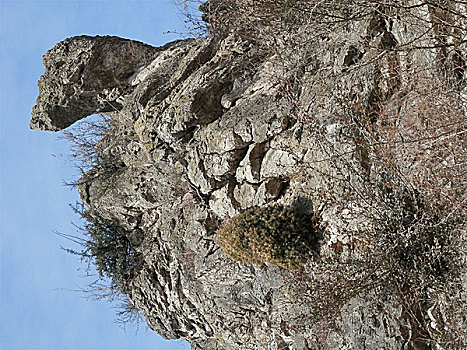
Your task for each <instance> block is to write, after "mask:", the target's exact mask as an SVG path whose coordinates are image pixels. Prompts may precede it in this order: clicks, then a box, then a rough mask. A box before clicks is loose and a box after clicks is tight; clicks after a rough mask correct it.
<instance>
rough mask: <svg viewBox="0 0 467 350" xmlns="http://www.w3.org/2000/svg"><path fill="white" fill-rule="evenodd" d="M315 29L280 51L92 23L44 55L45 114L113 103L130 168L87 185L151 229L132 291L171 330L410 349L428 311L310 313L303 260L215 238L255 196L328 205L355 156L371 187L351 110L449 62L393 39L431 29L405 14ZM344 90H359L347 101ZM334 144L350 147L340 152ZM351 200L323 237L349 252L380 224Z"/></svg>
mask: <svg viewBox="0 0 467 350" xmlns="http://www.w3.org/2000/svg"><path fill="white" fill-rule="evenodd" d="M415 10H417V11H418V10H420V11H421V12H420V14H421V15H425V13H424V12H423V11H422V10H423V8H422V7H421V6H420V8H418V7H416V8H415ZM420 21H425V19H420ZM307 30H308V29H307V28H303V30H302V32H300V33H299V34H297V35H298V36H297V38H298V37H299V36H300V35H301V36H302V39H303V40H302V41H300V42H301V45H299V46H294V47H287V45H284V47H283V50H282V51H281V53H280V54H275V55H271V54H270V53H267V52H265V51H264V49H263V48H260V47H259V46H258V44H257V43H255V42H254V41H251V40H248V38H243V37H241V36H237V35H235V34H229V33H223V34H222V35H218V36H216V35H214V36H210V37H207V38H203V39H198V40H192V39H190V40H184V41H178V42H174V43H170V44H167V45H165V46H164V47H162V48H153V47H151V46H148V45H145V44H142V43H139V42H135V41H130V40H126V39H120V38H115V37H88V36H81V37H74V38H69V39H66V40H65V41H63V42H61V43H59V44H57V45H56V46H55V47H54V48H53V49H52V50H50V51H48V52H47V54H46V55H45V56H44V60H43V61H44V66H45V67H46V71H45V74H44V75H43V76H42V77H41V79H40V80H39V93H40V94H39V97H38V100H37V103H36V106H35V107H34V108H33V111H32V119H31V128H34V129H39V130H49V131H57V130H61V129H64V128H66V127H68V126H70V125H71V124H73V123H74V122H76V121H78V120H80V119H82V118H84V117H86V116H88V115H91V114H95V113H106V114H108V115H110V116H111V127H110V130H109V133H108V135H107V136H106V137H104V139H103V140H102V141H101V146H102V149H104V150H105V152H106V153H109V154H112V156H113V157H116V159H118V166H116V168H115V169H113V170H112V172H111V173H108V174H105V176H100V175H101V174H100V173H99V170H94V171H93V170H91V171H89V172H88V173H86V174H84V175H83V177H82V179H81V180H80V181H79V185H80V186H79V191H80V194H81V198H82V200H83V202H84V203H85V204H86V205H87V206H89V207H91V208H93V210H95V211H97V212H99V214H100V215H101V216H102V217H103V218H106V219H108V220H112V221H113V222H118V224H119V225H120V226H122V227H123V228H124V229H125V230H126V231H128V232H132V234H133V235H134V237H138V239H136V238H135V239H134V240H133V241H134V242H135V246H136V249H137V250H138V251H139V252H140V253H141V254H142V256H143V257H144V264H143V266H142V268H141V269H140V270H139V272H138V274H137V275H136V276H135V277H134V278H133V279H132V280H131V282H130V288H129V298H130V300H131V301H132V303H133V304H134V305H135V306H136V307H137V308H138V309H140V310H142V312H143V314H144V315H145V317H146V320H147V323H148V325H149V326H150V327H151V328H152V329H154V330H155V331H156V332H157V333H158V334H160V335H162V336H163V337H165V338H169V339H176V338H186V339H187V340H188V341H189V342H190V343H191V344H192V346H193V349H300V350H301V349H315V348H320V347H321V348H324V349H383V348H384V349H402V348H410V347H409V345H408V344H409V343H410V335H409V334H412V333H411V332H412V331H413V329H414V328H413V327H414V325H413V324H411V323H410V321H409V319H408V318H407V316H406V313H405V311H404V310H403V307H402V306H401V305H400V304H398V303H397V302H396V301H395V300H394V298H393V297H392V296H391V295H378V290H377V289H375V290H373V291H369V292H368V293H364V294H362V295H359V296H355V297H354V298H352V299H351V300H350V301H349V302H348V303H347V304H346V306H345V307H344V308H343V309H342V310H341V312H340V319H339V320H338V321H337V323H338V324H339V329H338V330H335V329H330V328H329V329H328V326H327V323H326V320H322V323H319V324H316V320H312V319H311V318H309V317H308V315H310V314H312V313H313V312H314V311H313V307H314V305H311V304H310V303H307V302H306V301H305V299H303V298H302V295H303V294H306V291H305V290H304V289H303V288H305V287H304V285H303V284H302V283H300V278H299V276H297V274H296V273H295V272H293V271H287V270H284V269H281V268H279V267H277V266H272V265H263V266H248V265H242V264H239V263H236V262H235V261H232V260H231V259H230V258H229V257H227V256H226V255H225V254H224V253H223V252H222V250H221V249H220V247H219V246H218V245H217V244H216V233H215V230H216V228H217V227H218V225H219V224H220V223H221V222H222V220H224V219H226V218H229V217H232V216H235V215H237V214H238V213H240V212H241V211H242V210H244V209H246V208H250V207H253V206H258V205H266V204H270V203H282V204H288V205H292V204H294V203H295V204H296V203H302V204H300V205H302V206H303V203H306V205H305V206H304V207H305V210H309V211H313V210H315V209H316V207H317V206H319V205H320V204H323V203H321V202H320V199H319V198H322V197H320V195H319V194H320V193H321V192H323V191H324V192H325V191H327V189H328V187H327V186H329V184H328V183H327V182H326V181H325V180H324V179H323V178H321V177H320V174H322V173H327V174H331V175H333V176H335V177H336V178H338V177H340V176H341V175H342V174H341V173H339V171H341V170H342V169H345V167H346V166H348V165H349V164H351V165H352V169H356V171H355V172H350V171H349V172H348V173H346V174H344V175H345V177H347V178H348V181H349V183H351V184H352V188H355V189H360V188H361V189H362V193H363V192H364V187H365V186H367V185H366V182H365V181H366V179H368V178H369V177H371V176H373V174H374V172H375V168H376V165H373V164H372V160H371V159H370V158H371V157H370V155H368V154H367V151H366V149H365V144H364V141H365V140H360V138H359V137H360V136H359V135H355V132H354V131H353V129H352V127H351V126H350V125H345V124H343V123H342V120H341V119H340V118H339V117H338V116H339V115H341V114H345V113H344V112H343V110H344V111H345V110H346V108H350V104H351V105H352V106H354V107H355V106H357V105H358V106H360V107H358V108H363V107H365V108H368V109H370V108H371V106H372V105H373V106H374V105H376V104H375V101H381V100H382V99H385V100H390V99H391V98H393V96H396V95H397V93H398V92H400V91H402V90H403V87H404V84H406V83H407V81H410V77H411V74H412V69H413V68H414V67H415V66H425V67H438V66H439V65H440V63H439V60H438V58H437V57H436V55H437V52H435V50H432V51H430V54H429V55H427V54H424V55H421V54H420V52H419V51H417V50H413V51H408V52H407V51H404V52H403V53H401V54H400V53H399V51H397V50H392V49H393V48H394V47H396V46H398V47H403V46H404V45H405V43H412V42H414V41H416V40H418V38H419V37H420V31H422V30H423V28H419V27H417V26H416V23H408V22H406V21H404V18H402V19H401V18H397V16H394V17H392V22H391V23H388V22H387V21H385V20H384V19H383V18H382V17H381V15H380V14H378V13H374V14H372V15H368V16H365V17H364V18H363V19H361V20H359V21H356V22H352V23H351V24H349V26H347V27H346V26H336V28H334V30H333V31H329V32H327V33H320V35H319V37H316V36H313V35H312V33H310V32H308V31H307ZM304 38H308V39H307V40H305V39H304ZM424 40H425V39H424ZM426 40H428V41H429V40H430V39H429V38H428V39H426ZM425 53H426V52H425ZM448 59H449V57H448ZM448 59H446V60H448ZM446 60H445V61H444V63H446V62H447V61H446ZM444 63H443V64H444ZM430 74H431V73H430ZM335 93H337V94H338V95H340V96H345V97H346V98H347V100H348V101H351V103H350V104H349V105H348V106H343V105H339V103H338V102H339V101H342V100H340V99H338V98H336V94H335ZM362 106H363V107H362ZM358 108H357V107H355V110H357V109H358ZM368 114H369V115H371V113H368ZM310 116H313V119H312V120H313V121H312V122H311V119H310ZM316 130H319V131H320V134H319V135H321V136H320V137H323V138H319V137H318V136H317V133H316ZM356 139H357V140H359V142H355V140H356ZM323 140H324V141H325V143H326V144H325V145H323V142H324V141H323ZM331 147H332V149H333V150H334V151H335V152H336V154H339V155H340V157H339V158H336V157H333V155H331V156H329V153H327V152H328V150H329V149H330V148H331ZM318 164H319V165H318ZM339 164H344V165H342V167H341V168H339ZM344 175H342V176H344ZM336 183H337V182H336ZM336 186H337V185H336ZM341 195H342V196H344V195H345V193H341ZM351 201H352V200H350V203H349V205H348V207H342V206H340V204H339V205H338V204H337V203H336V204H335V205H332V203H331V205H327V206H326V208H325V209H324V212H323V220H325V221H326V225H327V226H326V227H327V231H326V234H325V239H324V242H323V250H324V251H326V249H328V250H330V249H331V248H333V249H337V250H343V251H344V253H345V252H348V251H349V250H350V247H351V246H352V245H353V243H354V242H353V241H351V238H349V237H350V236H349V235H348V232H349V227H352V229H354V230H358V228H359V227H361V225H367V223H366V222H365V221H364V220H363V219H362V220H359V219H358V218H357V219H355V218H354V217H352V218H351V219H349V220H345V219H343V218H345V215H349V212H350V210H351V208H354V207H359V208H360V207H364V206H365V205H364V204H361V203H360V202H358V201H355V202H351ZM310 203H312V204H310ZM327 204H329V203H327ZM356 212H357V210H356ZM344 226H345V229H344ZM336 247H337V248H336Z"/></svg>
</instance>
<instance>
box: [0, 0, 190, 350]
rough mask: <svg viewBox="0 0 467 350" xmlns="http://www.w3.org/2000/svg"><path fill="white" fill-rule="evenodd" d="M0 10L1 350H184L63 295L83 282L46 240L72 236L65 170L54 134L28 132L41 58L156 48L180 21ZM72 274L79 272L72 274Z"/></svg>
mask: <svg viewBox="0 0 467 350" xmlns="http://www.w3.org/2000/svg"><path fill="white" fill-rule="evenodd" d="M0 4H1V34H0V38H1V71H0V81H1V87H0V88H1V90H0V95H1V104H0V106H1V111H0V112H1V125H0V127H1V188H0V189H1V207H0V213H1V319H0V321H1V323H0V329H1V344H0V345H1V346H0V347H1V349H2V350H7V349H30V350H34V349H76V350H77V349H157V350H159V349H160V350H164V349H188V348H189V346H188V345H187V343H186V342H184V341H181V340H178V341H164V340H163V339H162V338H160V337H159V336H157V335H156V334H155V333H154V332H152V331H150V330H147V329H146V328H145V327H144V325H142V326H140V329H139V331H138V333H136V328H135V327H132V326H127V327H126V330H125V331H124V330H123V329H122V328H120V326H118V325H117V324H115V323H114V320H115V310H114V309H113V308H112V307H113V306H115V305H112V304H109V303H108V302H106V301H88V300H86V298H85V295H82V294H80V293H77V292H73V291H71V290H76V289H80V288H84V287H86V286H87V284H88V283H89V282H90V280H89V279H86V278H84V277H82V275H83V274H84V271H83V269H84V267H85V266H83V264H82V263H81V262H80V260H79V259H78V258H77V257H75V256H72V255H69V254H67V253H66V252H64V251H63V250H61V249H60V246H61V245H65V246H66V245H67V244H68V243H67V242H66V241H64V240H63V239H61V238H59V237H58V236H57V235H55V234H54V233H53V231H54V230H57V231H60V232H66V233H71V234H74V233H76V229H75V228H74V227H73V226H72V225H71V222H72V221H76V220H77V218H76V216H75V215H74V214H73V212H72V211H71V209H70V208H69V207H68V204H69V203H74V202H75V201H76V200H77V194H76V193H75V192H73V191H72V190H70V188H68V187H65V186H63V180H65V181H69V180H72V179H73V178H74V176H75V170H74V169H72V168H71V166H70V164H68V163H67V162H66V159H65V158H61V157H57V155H60V154H63V153H66V152H67V150H66V148H67V145H66V143H65V142H63V141H59V140H58V134H54V133H48V132H39V131H31V130H29V129H28V124H29V118H30V112H31V108H32V106H33V105H34V103H35V99H36V97H37V95H38V89H37V86H36V82H37V80H38V79H39V76H40V75H41V74H42V73H43V71H44V68H43V66H42V61H41V59H42V55H43V54H44V53H45V52H46V51H47V50H48V49H50V48H52V47H53V46H54V44H56V43H57V42H59V41H62V40H64V39H65V38H67V37H70V36H75V35H81V34H88V35H117V36H121V37H125V38H130V39H136V40H139V41H143V42H146V43H148V44H151V45H154V46H159V45H162V44H164V43H166V42H168V41H171V40H174V39H177V37H176V36H174V35H164V34H163V32H165V31H177V32H183V30H184V29H183V20H182V16H180V15H179V12H178V10H177V8H176V7H175V6H174V5H172V3H171V2H170V0H155V1H3V0H0ZM80 269H81V270H80Z"/></svg>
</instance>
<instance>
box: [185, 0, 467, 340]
mask: <svg viewBox="0 0 467 350" xmlns="http://www.w3.org/2000/svg"><path fill="white" fill-rule="evenodd" d="M195 3H197V2H196V1H185V2H184V4H185V5H188V4H191V5H193V4H195ZM203 6H204V9H209V11H208V14H206V15H205V17H204V18H205V19H207V20H208V21H209V25H207V26H205V27H202V34H207V35H213V34H214V35H227V34H231V35H235V36H238V37H240V38H242V39H244V40H248V41H251V42H253V43H255V44H256V45H257V47H258V48H260V49H261V50H262V52H264V53H265V54H267V55H269V56H271V57H274V58H275V61H276V62H277V64H278V65H282V66H283V68H284V71H286V72H287V73H286V74H285V75H284V77H271V79H275V81H276V82H277V84H278V85H279V86H280V88H281V91H282V92H283V97H286V98H288V99H289V101H290V102H291V103H292V104H293V105H294V106H295V117H296V120H297V121H298V122H299V123H300V124H301V126H302V128H303V130H307V132H310V133H312V134H313V135H314V138H315V140H316V145H315V146H316V147H317V148H318V149H319V152H320V154H321V155H322V156H323V158H322V160H321V163H322V164H324V163H327V164H330V165H331V167H326V166H323V167H320V166H316V165H315V164H316V163H314V164H310V163H306V162H303V163H302V164H301V169H300V172H301V173H302V174H303V173H304V174H309V175H310V174H312V175H313V176H314V177H319V179H320V183H321V184H324V185H323V186H322V187H321V188H320V189H319V190H318V189H317V191H316V192H315V193H312V198H313V200H314V201H315V202H318V203H321V204H324V205H331V206H334V207H337V208H341V209H344V208H345V210H346V216H347V217H350V219H348V223H349V225H347V226H346V225H343V226H342V227H341V228H340V230H341V231H344V232H341V233H342V234H343V235H344V236H347V237H350V243H347V244H346V245H342V242H338V243H339V244H335V245H333V247H332V248H333V249H334V252H331V253H329V252H328V253H326V254H324V255H323V256H322V259H320V260H319V261H314V262H310V263H309V264H308V265H307V266H305V271H304V272H302V273H301V274H297V278H296V279H295V280H294V281H292V282H291V283H294V284H297V285H301V286H302V290H303V294H302V295H301V297H300V298H299V299H297V301H299V300H301V301H306V302H309V303H314V304H315V305H316V315H314V317H316V318H317V319H319V320H321V321H324V322H325V323H326V324H335V323H336V322H334V321H335V320H336V319H337V316H336V315H337V310H339V309H340V308H341V307H342V306H343V305H345V303H346V302H347V301H349V300H350V299H351V298H352V297H354V296H357V295H359V294H361V293H362V292H363V293H368V292H370V291H376V292H377V293H381V294H387V295H393V296H396V297H397V298H398V302H399V304H400V305H401V306H402V307H403V310H404V317H407V318H408V319H409V323H410V327H411V332H410V334H407V335H406V337H407V339H406V341H407V344H408V347H409V348H412V349H429V348H435V347H436V346H438V347H441V348H446V349H460V348H465V347H467V344H466V339H465V332H466V329H467V328H466V326H467V324H466V309H467V302H466V300H465V296H466V291H465V285H463V283H464V284H465V282H463V281H462V278H463V276H465V262H466V261H465V257H466V256H467V252H466V251H465V242H466V217H467V215H466V214H467V210H466V209H467V194H466V191H465V189H466V188H467V177H466V160H467V159H466V158H467V156H466V155H467V118H466V117H467V116H466V107H467V101H466V96H465V89H466V79H465V74H466V73H465V69H466V62H467V57H466V52H467V45H466V44H467V39H466V38H467V31H466V28H467V2H466V1H443V0H433V1H419V2H409V1H407V2H404V1H403V2H401V1H391V0H388V1H371V0H366V1H363V0H360V1H359V0H353V1H337V0H336V1H332V0H330V1H318V0H314V1H313V0H310V1H299V0H254V1H253V0H252V1H250V0H225V1H210V2H208V4H207V5H203ZM192 18H193V17H192ZM395 20H397V21H399V23H403V25H404V26H405V27H406V28H408V30H409V31H412V32H413V33H415V34H414V35H413V36H412V37H410V38H409V39H407V41H406V42H398V40H397V39H396V38H395V37H394V36H393V35H392V34H391V31H390V30H388V29H389V28H390V27H391V26H392V25H393V23H394V21H395ZM359 23H366V25H367V26H368V28H369V30H368V36H367V37H366V38H365V40H366V42H365V45H366V47H364V48H362V49H359V48H354V50H355V52H353V53H351V52H350V51H351V50H349V54H348V56H347V57H346V58H345V60H346V62H344V64H345V65H347V66H348V67H349V68H348V71H344V70H343V71H339V72H337V73H336V74H337V75H339V74H340V75H341V78H342V79H343V80H345V79H350V78H349V77H351V76H352V74H353V76H355V74H357V75H358V71H359V69H366V68H367V67H368V66H371V67H374V76H375V82H373V85H374V88H373V90H372V92H371V94H370V96H369V98H367V99H365V100H362V99H361V98H359V93H358V92H354V91H350V92H349V93H348V94H344V95H343V94H342V91H336V89H335V88H334V87H333V86H327V85H326V84H327V82H329V81H330V75H326V73H323V78H322V82H323V83H322V85H323V86H322V87H321V91H322V95H323V96H324V95H326V96H327V97H326V98H328V99H330V100H332V101H333V104H334V106H336V108H335V110H334V111H332V113H333V118H334V120H335V122H336V125H339V126H340V129H339V130H340V131H339V132H340V138H341V139H340V140H339V141H337V142H336V140H335V139H333V140H331V139H330V137H329V135H328V134H326V130H325V128H323V127H322V120H317V119H316V117H315V116H313V115H311V114H310V113H309V108H310V106H307V105H304V104H303V99H302V98H301V83H303V82H304V81H303V79H304V76H303V74H300V72H301V69H302V68H304V67H301V66H300V64H299V63H298V64H297V61H295V62H294V61H293V59H291V58H290V55H289V54H290V52H306V51H305V50H303V46H306V45H303V42H301V40H304V38H306V40H308V42H313V41H318V42H319V40H321V39H323V38H325V37H328V36H329V34H330V33H332V32H333V31H338V30H342V28H355V26H356V25H358V24H359ZM304 33H305V34H306V35H303V34H304ZM376 37H379V39H378V40H375V38H376ZM302 59H303V61H304V62H307V59H306V57H302ZM317 74H320V73H317ZM338 78H339V77H336V76H334V77H333V79H338ZM330 113H331V112H330ZM344 146H345V147H344ZM343 150H346V151H343ZM289 151H290V152H293V151H292V150H289ZM355 159H357V160H358V161H357V162H355V161H354V160H355ZM329 169H332V171H330V170H329ZM310 176H311V175H310ZM349 203H354V204H355V203H357V205H354V206H352V205H349ZM355 218H360V219H357V221H358V220H360V223H362V222H363V223H364V225H360V226H359V229H357V230H356V229H355V227H353V229H350V228H349V229H346V227H352V225H351V222H353V221H355ZM343 221H344V222H345V221H346V219H345V218H343ZM346 230H347V232H345V231H346ZM221 232H222V231H221ZM224 243H225V242H224ZM224 245H225V244H224ZM230 249H232V247H230ZM249 249H251V247H247V248H245V253H246V252H248V251H249ZM228 250H229V249H227V251H228ZM237 255H238V254H237ZM240 256H241V254H240ZM239 260H240V261H243V260H242V258H241V257H240V258H239ZM279 265H280V264H279ZM310 271H313V273H311V274H310V273H307V272H310ZM464 278H465V277H464ZM297 327H299V325H297Z"/></svg>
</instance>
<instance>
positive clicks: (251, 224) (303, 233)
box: [218, 205, 321, 269]
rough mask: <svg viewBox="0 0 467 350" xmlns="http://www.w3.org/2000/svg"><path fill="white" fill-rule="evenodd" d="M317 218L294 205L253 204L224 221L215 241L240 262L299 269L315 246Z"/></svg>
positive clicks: (317, 235)
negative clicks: (254, 205)
mask: <svg viewBox="0 0 467 350" xmlns="http://www.w3.org/2000/svg"><path fill="white" fill-rule="evenodd" d="M318 222H319V220H318V216H317V215H309V214H305V213H302V212H300V211H298V210H297V209H295V208H293V207H286V206H282V205H274V206H265V207H256V208H252V209H248V210H246V211H245V212H244V213H242V214H240V215H238V216H236V217H234V218H232V219H230V220H229V221H227V222H226V223H225V224H224V225H223V226H222V227H221V228H220V229H219V230H218V234H219V239H218V244H219V245H220V246H221V247H222V248H223V249H224V252H225V253H226V254H227V255H229V256H230V257H231V258H232V259H234V260H236V261H239V262H241V263H245V264H253V265H261V264H263V263H271V264H275V265H278V266H280V267H282V268H285V269H298V268H300V267H301V266H303V264H304V263H305V261H306V260H307V259H308V258H310V256H312V252H313V250H315V249H316V247H317V244H318V240H319V238H320V236H321V234H320V229H319V223H318Z"/></svg>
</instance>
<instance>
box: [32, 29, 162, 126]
mask: <svg viewBox="0 0 467 350" xmlns="http://www.w3.org/2000/svg"><path fill="white" fill-rule="evenodd" d="M158 51H159V50H158V49H156V48H154V47H151V46H149V45H145V44H143V43H141V42H137V41H132V40H127V39H122V38H117V37H108V36H102V37H99V36H97V37H90V36H80V37H73V38H69V39H66V40H64V41H63V42H61V43H59V44H57V45H55V47H54V48H53V49H51V50H49V51H48V52H47V53H46V54H45V55H44V57H43V64H44V66H45V74H44V75H43V76H42V77H41V79H40V80H39V82H38V84H37V85H38V87H39V97H38V99H37V102H36V105H35V106H34V108H33V110H32V118H31V124H30V127H31V128H32V129H38V130H47V131H57V130H61V129H64V128H66V127H68V126H70V125H71V124H73V123H74V122H76V121H77V120H80V119H81V118H83V117H86V116H88V115H91V114H94V113H106V112H112V111H115V110H119V109H120V108H121V101H120V100H119V98H121V97H122V96H123V95H126V94H128V93H129V92H130V91H131V89H132V88H131V84H130V82H131V80H132V78H133V76H134V75H135V74H136V73H138V72H139V70H140V69H142V68H144V67H145V66H146V65H147V64H148V63H150V62H151V61H152V59H153V58H154V57H155V56H156V54H157V52H158Z"/></svg>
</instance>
